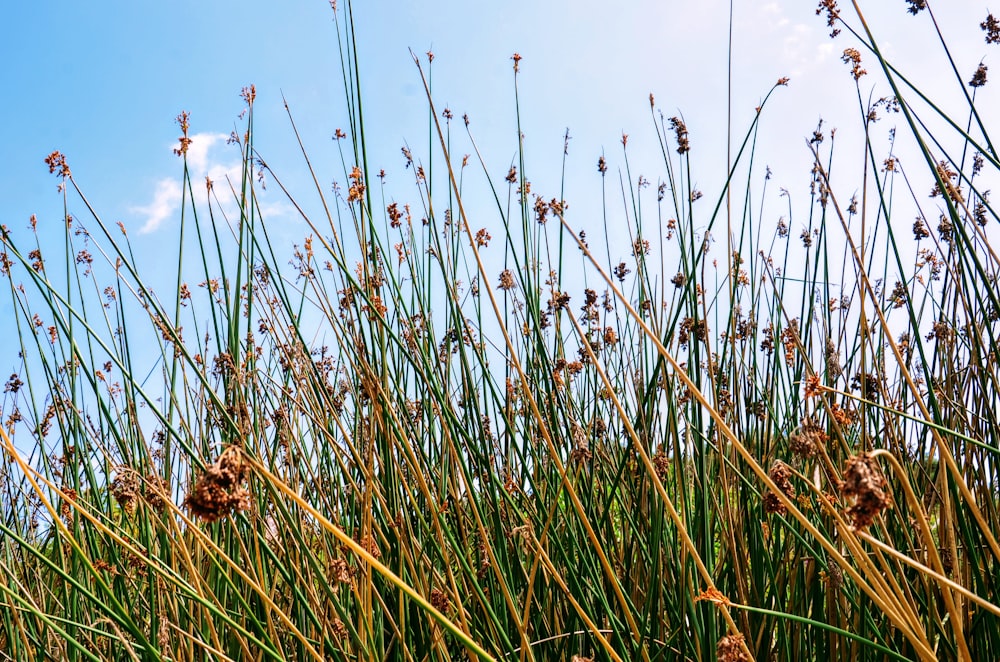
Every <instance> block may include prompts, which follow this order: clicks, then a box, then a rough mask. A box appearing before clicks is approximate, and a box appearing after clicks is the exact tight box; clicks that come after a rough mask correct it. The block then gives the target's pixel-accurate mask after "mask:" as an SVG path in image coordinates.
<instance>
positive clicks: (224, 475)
mask: <svg viewBox="0 0 1000 662" xmlns="http://www.w3.org/2000/svg"><path fill="white" fill-rule="evenodd" d="M246 475H247V467H246V464H244V462H243V451H242V450H240V448H239V446H230V447H229V448H227V449H226V450H224V451H223V452H222V455H220V456H219V459H218V460H216V461H215V464H213V465H212V466H210V467H208V468H207V469H206V470H205V473H203V474H202V475H201V478H199V479H198V482H197V483H196V484H195V486H194V488H193V489H192V490H191V492H190V493H189V494H188V496H187V498H186V499H185V500H184V504H185V505H186V506H187V507H188V508H189V509H190V510H191V513H192V514H194V515H195V516H196V517H199V518H201V519H202V520H204V521H206V522H214V521H216V520H219V519H222V518H223V517H225V516H226V515H228V514H230V513H233V512H240V511H243V510H246V509H248V508H249V507H250V492H249V491H248V490H247V489H246V487H244V486H243V482H244V480H245V479H246Z"/></svg>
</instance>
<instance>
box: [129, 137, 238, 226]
mask: <svg viewBox="0 0 1000 662" xmlns="http://www.w3.org/2000/svg"><path fill="white" fill-rule="evenodd" d="M228 138H229V136H227V135H226V134H224V133H195V134H192V135H191V144H190V145H189V146H188V151H187V163H188V172H189V173H190V175H191V180H192V182H203V181H204V179H205V177H208V178H210V179H211V180H212V181H225V179H226V177H235V178H238V177H239V173H240V164H239V161H238V160H237V161H230V162H228V163H225V162H222V161H221V160H219V159H218V157H217V155H216V154H215V153H216V152H218V151H219V150H217V149H214V148H216V147H218V146H220V145H221V146H225V143H226V140H227V139H228ZM175 147H176V144H171V146H170V149H171V150H173V149H174V148H175ZM182 192H183V191H182V188H181V181H180V180H179V179H176V178H171V177H167V178H164V179H161V180H159V181H158V182H156V189H155V190H154V191H153V198H152V200H151V201H150V202H149V204H146V205H136V206H133V207H131V208H130V210H129V211H131V212H132V213H134V214H137V215H139V216H140V217H142V218H143V219H144V221H143V224H142V227H141V228H140V229H139V234H149V233H151V232H155V231H156V230H157V229H159V227H160V226H161V225H163V223H164V221H167V220H169V219H170V218H171V216H173V215H175V214H176V213H177V212H178V210H179V208H180V203H181V197H182V195H181V194H182Z"/></svg>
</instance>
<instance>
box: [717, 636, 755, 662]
mask: <svg viewBox="0 0 1000 662" xmlns="http://www.w3.org/2000/svg"><path fill="white" fill-rule="evenodd" d="M715 657H716V659H717V660H719V662H750V658H749V657H747V654H746V652H744V650H743V635H742V634H727V635H726V636H725V637H723V638H722V639H719V643H718V644H716V645H715Z"/></svg>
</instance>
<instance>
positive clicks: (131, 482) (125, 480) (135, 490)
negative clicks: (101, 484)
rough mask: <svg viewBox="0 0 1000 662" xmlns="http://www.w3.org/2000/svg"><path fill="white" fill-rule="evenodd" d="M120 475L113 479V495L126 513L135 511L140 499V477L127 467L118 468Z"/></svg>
mask: <svg viewBox="0 0 1000 662" xmlns="http://www.w3.org/2000/svg"><path fill="white" fill-rule="evenodd" d="M117 472H118V475H117V476H115V479H114V480H113V481H111V496H113V497H114V498H115V501H117V502H118V505H119V506H121V509H122V510H124V511H125V512H126V513H129V514H131V513H133V512H135V506H136V503H137V502H138V500H139V477H138V476H137V475H136V474H135V472H134V471H132V470H131V469H128V468H127V467H121V468H119V469H118V470H117Z"/></svg>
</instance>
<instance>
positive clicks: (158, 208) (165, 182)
mask: <svg viewBox="0 0 1000 662" xmlns="http://www.w3.org/2000/svg"><path fill="white" fill-rule="evenodd" d="M180 202H181V183H180V181H179V180H176V179H170V178H166V179H161V180H160V181H158V182H157V183H156V191H155V192H154V193H153V200H152V202H150V203H149V204H148V205H143V206H140V207H132V211H133V212H134V213H136V214H139V215H140V216H144V217H145V218H146V222H145V223H143V225H142V227H141V228H140V229H139V233H140V234H146V233H148V232H153V231H154V230H156V229H157V228H158V227H160V225H162V224H163V222H164V221H165V220H167V219H168V218H170V217H171V216H172V215H173V213H174V212H175V211H176V210H177V208H178V206H179V205H180Z"/></svg>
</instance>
